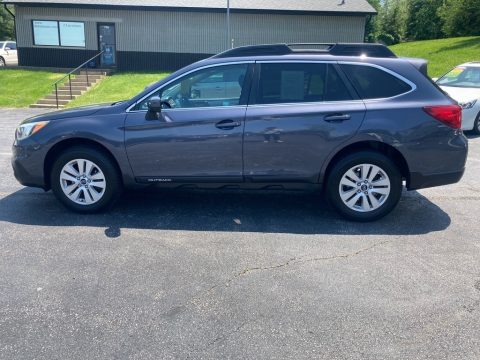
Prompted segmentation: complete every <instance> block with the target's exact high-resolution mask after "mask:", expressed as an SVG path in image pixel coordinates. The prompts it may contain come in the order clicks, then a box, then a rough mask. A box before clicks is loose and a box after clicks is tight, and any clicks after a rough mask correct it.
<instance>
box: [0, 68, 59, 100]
mask: <svg viewBox="0 0 480 360" xmlns="http://www.w3.org/2000/svg"><path fill="white" fill-rule="evenodd" d="M62 76H63V75H62V74H59V73H53V72H49V71H35V70H23V69H8V68H7V69H1V70H0V89H1V90H0V107H26V106H28V105H30V104H33V103H35V102H37V100H38V99H40V98H42V97H44V96H45V95H47V94H49V93H51V92H52V91H53V86H52V84H53V83H54V82H55V81H56V80H58V79H60V78H61V77H62Z"/></svg>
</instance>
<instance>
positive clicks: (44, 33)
mask: <svg viewBox="0 0 480 360" xmlns="http://www.w3.org/2000/svg"><path fill="white" fill-rule="evenodd" d="M32 27H33V44H34V45H38V46H65V47H85V24H84V23H83V22H73V21H51V20H33V22H32Z"/></svg>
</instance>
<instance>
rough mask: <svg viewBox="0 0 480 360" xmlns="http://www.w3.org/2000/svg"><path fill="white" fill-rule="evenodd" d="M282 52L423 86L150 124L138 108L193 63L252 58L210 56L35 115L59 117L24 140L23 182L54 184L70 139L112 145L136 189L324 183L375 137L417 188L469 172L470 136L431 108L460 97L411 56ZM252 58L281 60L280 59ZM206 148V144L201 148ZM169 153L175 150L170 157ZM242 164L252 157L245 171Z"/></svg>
mask: <svg viewBox="0 0 480 360" xmlns="http://www.w3.org/2000/svg"><path fill="white" fill-rule="evenodd" d="M276 58H277V59H276V60H295V61H329V62H335V61H338V62H342V61H345V62H355V63H367V64H369V63H371V64H375V65H376V66H382V67H385V68H387V69H389V70H390V71H393V72H395V73H397V74H399V75H400V76H402V77H405V78H407V79H409V80H410V81H411V82H413V83H414V84H415V85H416V89H415V90H414V91H412V92H410V93H408V94H405V95H401V96H398V97H395V98H391V99H379V100H369V101H364V102H362V101H353V102H350V103H335V104H327V103H323V104H301V105H300V104H297V105H296V106H290V105H288V106H287V105H281V106H250V107H248V109H247V112H246V116H247V117H246V120H245V121H244V120H243V119H242V118H243V116H244V115H245V107H236V108H235V109H232V108H224V109H221V110H220V111H219V110H218V108H216V109H210V110H205V111H204V110H202V111H194V110H192V111H178V110H171V111H165V114H164V115H167V116H172V117H175V124H174V125H170V124H169V125H167V124H165V123H162V122H161V121H158V122H156V123H155V122H151V121H148V122H147V120H145V119H144V116H145V112H129V111H128V109H130V108H131V107H132V106H134V105H135V104H136V102H137V101H139V100H141V99H142V98H144V97H146V96H147V95H148V94H149V93H151V92H152V91H153V90H154V89H157V88H159V87H160V86H162V85H164V84H166V83H168V82H169V81H171V80H172V79H174V78H177V77H178V76H180V75H182V74H185V73H186V72H189V71H191V70H193V69H197V68H199V67H202V66H210V65H215V64H225V63H231V62H245V59H244V58H233V59H207V60H203V61H200V62H198V63H195V64H192V65H190V66H187V67H186V68H184V69H181V70H179V71H177V72H176V73H173V74H171V75H170V76H168V77H167V78H165V79H163V80H161V81H159V82H158V83H156V84H155V85H153V86H151V87H149V88H148V89H146V90H145V91H143V92H142V93H140V94H139V95H137V96H136V97H134V98H133V99H131V100H128V101H126V102H124V103H120V104H116V105H113V106H112V105H106V106H97V107H85V108H80V109H73V110H68V111H61V112H57V113H49V114H45V115H42V116H38V117H35V118H32V119H28V120H26V121H29V122H33V121H41V120H50V121H51V123H50V124H49V125H48V126H47V127H45V128H44V129H43V130H42V131H41V132H39V133H38V134H35V135H33V136H32V137H30V138H28V139H26V140H23V141H21V142H18V143H15V144H14V147H13V149H14V156H13V159H12V163H13V165H14V168H16V171H15V173H16V175H17V178H19V181H20V182H22V183H24V184H27V185H31V186H38V187H43V188H47V185H46V183H45V176H44V173H43V172H44V171H43V168H44V161H45V157H46V155H47V153H48V151H49V150H50V149H52V147H53V146H55V145H56V144H58V143H59V142H61V141H65V140H68V139H76V138H80V139H88V140H90V141H91V140H94V141H96V142H98V144H100V145H101V146H103V147H104V148H105V149H107V150H108V151H109V152H110V153H111V155H112V156H113V157H114V158H115V160H116V161H117V163H118V166H119V168H120V171H121V173H122V177H123V181H124V184H125V186H127V187H132V186H136V185H137V181H135V176H137V177H138V180H140V182H143V180H145V177H146V178H148V177H150V176H154V177H156V176H159V177H170V176H171V177H172V179H171V181H173V182H175V181H177V182H178V183H179V185H180V184H181V183H189V182H192V183H197V182H202V181H203V180H205V181H208V182H212V183H228V182H229V181H234V182H239V184H240V183H242V180H246V181H247V183H246V184H248V181H251V180H257V181H258V180H260V181H262V180H263V181H266V180H267V178H268V181H271V182H295V183H300V182H304V183H311V184H315V183H316V184H318V183H322V182H323V177H324V175H325V172H326V169H327V166H328V164H329V163H330V161H331V159H333V158H334V156H335V154H337V153H338V152H339V151H341V150H342V149H343V148H345V147H346V146H349V145H352V144H357V143H362V142H365V141H369V142H378V143H384V144H387V145H388V146H392V147H394V148H395V149H397V150H398V151H399V152H400V154H402V156H403V157H404V158H405V160H406V162H407V163H408V168H409V172H410V173H411V174H412V176H411V177H412V178H414V179H416V180H415V181H416V184H410V185H411V186H410V187H411V188H416V187H418V186H420V187H422V186H424V185H426V186H428V184H435V185H438V184H441V183H449V182H452V181H457V180H458V179H459V178H460V177H461V174H462V173H463V170H464V166H465V161H466V155H467V147H468V142H467V140H466V138H465V137H464V135H463V133H462V132H461V131H459V130H454V129H451V128H449V127H448V126H446V125H443V124H442V123H440V122H438V121H437V120H435V119H433V118H431V117H430V116H429V115H427V114H426V113H425V112H424V111H423V110H422V108H423V106H425V105H446V104H453V103H454V101H453V100H452V99H450V98H449V97H447V96H446V95H445V94H443V93H442V92H440V91H439V90H438V89H437V88H436V87H435V86H434V85H433V84H432V83H431V82H430V81H429V80H428V79H427V78H426V77H425V76H424V75H422V74H421V73H420V72H419V71H418V70H417V69H415V67H414V66H413V65H412V64H410V63H409V62H408V61H404V60H401V59H373V58H351V57H332V56H329V55H307V56H306V55H301V56H300V55H288V56H281V57H276ZM248 60H249V61H255V60H256V61H271V60H272V57H255V58H253V59H252V58H249V59H248ZM300 109H302V111H303V110H306V113H308V116H305V113H304V112H302V113H300ZM365 109H366V112H365ZM213 110H215V111H213ZM232 110H233V111H232ZM331 112H334V113H338V112H341V113H343V112H348V113H350V114H352V119H350V120H348V121H344V122H342V123H326V122H324V121H323V119H322V116H324V115H325V114H328V113H331ZM365 114H366V115H365ZM232 117H233V118H234V119H235V120H239V121H242V122H244V124H245V125H244V126H245V133H244V134H245V135H243V127H242V126H240V127H237V128H235V129H233V130H219V129H216V128H215V126H214V124H215V122H216V121H218V120H223V119H227V118H228V119H230V118H232ZM198 120H200V122H198ZM177 122H178V123H177ZM179 125H181V126H179ZM271 127H275V128H279V129H281V131H280V140H281V141H283V142H275V141H274V142H269V141H267V142H264V141H265V137H264V135H265V131H268V128H271ZM165 130H166V131H165ZM197 132H199V133H198V134H197ZM243 136H245V141H244V142H242V138H243ZM200 144H201V145H205V147H203V148H202V149H200V150H199V147H198V146H199V145H200ZM242 149H243V150H242ZM299 149H300V150H299ZM127 152H128V153H129V157H130V161H129V159H128V157H127ZM242 152H243V153H242ZM163 154H168V156H167V157H162V155H163ZM192 156H193V157H192ZM152 159H153V161H154V162H153V163H152V162H151V161H152ZM241 163H244V164H243V165H242V166H243V169H242V166H241V165H240V164H241ZM165 167H166V168H169V171H168V173H167V172H164V171H162V169H164V168H165ZM19 169H20V170H22V171H20V170H19ZM192 169H193V170H192ZM188 170H192V171H188ZM24 171H26V172H27V173H26V174H25V173H24ZM150 172H151V174H149V173H150ZM242 172H243V173H244V175H245V179H243V178H242ZM452 174H453V175H452ZM249 175H252V177H251V176H249ZM443 175H445V179H444V180H442V176H443ZM192 176H193V177H192ZM253 176H256V178H254V177H253ZM432 176H433V178H434V179H433V180H432V179H430V177H432ZM422 178H429V180H428V181H424V180H422ZM452 179H454V180H452ZM455 179H456V180H455ZM168 185H169V186H171V185H172V184H168Z"/></svg>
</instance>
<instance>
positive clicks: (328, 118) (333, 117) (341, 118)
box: [324, 114, 351, 122]
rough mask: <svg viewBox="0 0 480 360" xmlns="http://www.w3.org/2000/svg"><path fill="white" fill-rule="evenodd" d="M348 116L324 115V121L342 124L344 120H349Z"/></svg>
mask: <svg viewBox="0 0 480 360" xmlns="http://www.w3.org/2000/svg"><path fill="white" fill-rule="evenodd" d="M350 117H351V116H350V115H348V114H331V115H326V116H325V118H324V120H325V121H327V122H342V121H345V120H350Z"/></svg>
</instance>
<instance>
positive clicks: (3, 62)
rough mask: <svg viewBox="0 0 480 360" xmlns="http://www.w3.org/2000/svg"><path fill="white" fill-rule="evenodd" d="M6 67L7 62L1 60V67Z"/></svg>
mask: <svg viewBox="0 0 480 360" xmlns="http://www.w3.org/2000/svg"><path fill="white" fill-rule="evenodd" d="M4 66H5V60H3V58H0V67H4Z"/></svg>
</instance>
